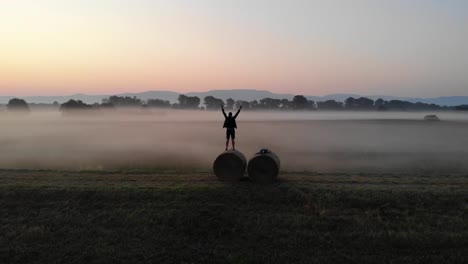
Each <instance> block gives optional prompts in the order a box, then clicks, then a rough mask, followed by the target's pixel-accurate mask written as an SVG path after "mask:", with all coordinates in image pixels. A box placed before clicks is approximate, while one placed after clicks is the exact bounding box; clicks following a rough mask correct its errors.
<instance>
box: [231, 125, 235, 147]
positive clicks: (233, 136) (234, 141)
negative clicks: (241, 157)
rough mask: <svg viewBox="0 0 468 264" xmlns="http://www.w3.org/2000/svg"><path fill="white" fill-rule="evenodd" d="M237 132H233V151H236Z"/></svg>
mask: <svg viewBox="0 0 468 264" xmlns="http://www.w3.org/2000/svg"><path fill="white" fill-rule="evenodd" d="M235 139H236V131H235V130H233V131H232V135H231V140H232V149H233V150H236V140H235Z"/></svg>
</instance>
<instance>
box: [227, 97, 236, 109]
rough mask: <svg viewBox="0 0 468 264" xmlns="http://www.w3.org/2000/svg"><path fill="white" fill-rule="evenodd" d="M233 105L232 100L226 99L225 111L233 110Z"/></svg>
mask: <svg viewBox="0 0 468 264" xmlns="http://www.w3.org/2000/svg"><path fill="white" fill-rule="evenodd" d="M234 103H235V101H234V99H232V98H228V99H227V100H226V109H227V110H232V109H233V108H234Z"/></svg>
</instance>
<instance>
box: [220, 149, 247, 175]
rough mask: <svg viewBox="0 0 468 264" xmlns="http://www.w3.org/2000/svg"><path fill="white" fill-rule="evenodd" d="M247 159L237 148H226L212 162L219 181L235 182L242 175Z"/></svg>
mask: <svg viewBox="0 0 468 264" xmlns="http://www.w3.org/2000/svg"><path fill="white" fill-rule="evenodd" d="M246 168H247V159H246V158H245V156H244V154H242V153H241V152H240V151H237V150H227V151H225V152H223V153H221V154H220V155H219V156H218V158H216V160H215V162H214V164H213V170H214V173H215V175H216V176H217V177H218V179H219V180H220V181H227V182H236V181H240V180H241V178H242V177H243V176H244V173H245V170H246Z"/></svg>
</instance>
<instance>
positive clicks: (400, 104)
mask: <svg viewBox="0 0 468 264" xmlns="http://www.w3.org/2000/svg"><path fill="white" fill-rule="evenodd" d="M411 105H412V103H410V102H407V101H401V100H390V101H389V102H388V103H387V104H385V107H386V108H387V109H388V110H394V111H407V110H409V109H410V108H411Z"/></svg>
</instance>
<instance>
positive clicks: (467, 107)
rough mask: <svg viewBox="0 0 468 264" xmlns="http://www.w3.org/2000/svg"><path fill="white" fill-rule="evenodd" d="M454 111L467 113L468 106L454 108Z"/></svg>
mask: <svg viewBox="0 0 468 264" xmlns="http://www.w3.org/2000/svg"><path fill="white" fill-rule="evenodd" d="M455 110H457V111H468V105H459V106H455Z"/></svg>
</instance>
